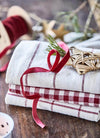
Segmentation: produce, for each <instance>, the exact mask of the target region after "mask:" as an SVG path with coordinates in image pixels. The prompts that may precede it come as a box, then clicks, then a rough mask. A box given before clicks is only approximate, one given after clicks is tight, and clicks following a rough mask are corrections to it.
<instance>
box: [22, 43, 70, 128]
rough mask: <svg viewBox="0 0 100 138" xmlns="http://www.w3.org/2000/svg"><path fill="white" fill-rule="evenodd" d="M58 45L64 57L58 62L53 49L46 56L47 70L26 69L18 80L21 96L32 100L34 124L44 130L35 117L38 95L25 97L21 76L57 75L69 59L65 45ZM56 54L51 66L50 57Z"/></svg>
mask: <svg viewBox="0 0 100 138" xmlns="http://www.w3.org/2000/svg"><path fill="white" fill-rule="evenodd" d="M58 45H59V46H60V47H61V48H63V49H64V50H65V51H66V54H65V56H64V57H63V58H62V59H61V61H60V54H59V52H58V51H57V50H55V49H52V50H51V51H50V52H49V54H48V56H47V63H48V67H49V70H48V69H45V68H42V67H32V68H28V69H27V70H26V71H25V72H24V73H23V74H22V76H21V78H20V84H21V88H22V93H23V96H24V97H25V98H27V99H31V100H32V99H34V101H33V108H32V115H33V118H34V120H35V122H36V123H37V124H38V125H39V126H40V127H41V128H44V127H45V125H44V124H43V123H42V122H41V121H40V119H39V118H38V115H37V112H36V107H37V103H38V100H39V98H40V95H39V94H38V95H37V94H33V95H26V93H25V91H24V86H23V76H24V75H26V74H30V73H38V72H54V73H58V72H59V71H60V70H61V69H62V68H63V66H64V65H65V64H66V63H67V61H68V59H69V57H70V53H69V49H68V47H67V45H66V44H65V43H64V42H60V43H58ZM54 53H56V58H55V61H54V63H53V65H52V64H51V61H50V57H51V56H52V55H53V54H54Z"/></svg>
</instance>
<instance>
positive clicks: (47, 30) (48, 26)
mask: <svg viewBox="0 0 100 138" xmlns="http://www.w3.org/2000/svg"><path fill="white" fill-rule="evenodd" d="M55 23H56V21H55V20H51V21H50V22H49V23H48V22H47V21H46V20H43V22H42V26H43V29H42V31H41V32H42V33H43V34H44V35H45V36H48V35H51V36H52V37H55V33H54V32H53V31H52V28H53V27H54V25H55Z"/></svg>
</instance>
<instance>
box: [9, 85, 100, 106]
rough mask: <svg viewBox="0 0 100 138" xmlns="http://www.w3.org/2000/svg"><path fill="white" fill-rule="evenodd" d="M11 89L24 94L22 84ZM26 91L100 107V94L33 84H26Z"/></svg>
mask: <svg viewBox="0 0 100 138" xmlns="http://www.w3.org/2000/svg"><path fill="white" fill-rule="evenodd" d="M9 91H10V92H11V93H13V94H17V95H19V96H23V95H22V90H21V86H20V85H9ZM24 91H25V92H26V94H28V95H33V94H39V95H40V96H41V98H44V99H48V100H55V101H59V102H66V103H70V104H78V105H84V106H93V107H100V95H99V94H90V93H82V92H78V91H69V90H61V89H51V88H39V87H32V86H24Z"/></svg>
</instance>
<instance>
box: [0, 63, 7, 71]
mask: <svg viewBox="0 0 100 138" xmlns="http://www.w3.org/2000/svg"><path fill="white" fill-rule="evenodd" d="M8 64H9V62H8V63H6V64H5V65H4V66H2V67H1V68H0V72H4V71H6V70H7V67H8Z"/></svg>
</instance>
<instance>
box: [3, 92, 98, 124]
mask: <svg viewBox="0 0 100 138" xmlns="http://www.w3.org/2000/svg"><path fill="white" fill-rule="evenodd" d="M5 100H6V103H7V104H10V105H16V106H22V107H32V102H33V100H29V99H26V98H24V97H23V96H22V95H21V94H18V93H15V94H13V93H12V92H10V91H9V90H8V93H7V96H6V99H5ZM37 108H38V109H42V110H48V111H52V112H57V113H61V114H65V115H70V116H74V117H79V118H83V119H86V120H90V121H96V122H97V121H99V120H100V108H96V107H89V106H82V105H76V104H68V103H64V102H58V101H54V100H46V99H43V98H40V99H39V102H38V104H37Z"/></svg>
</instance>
